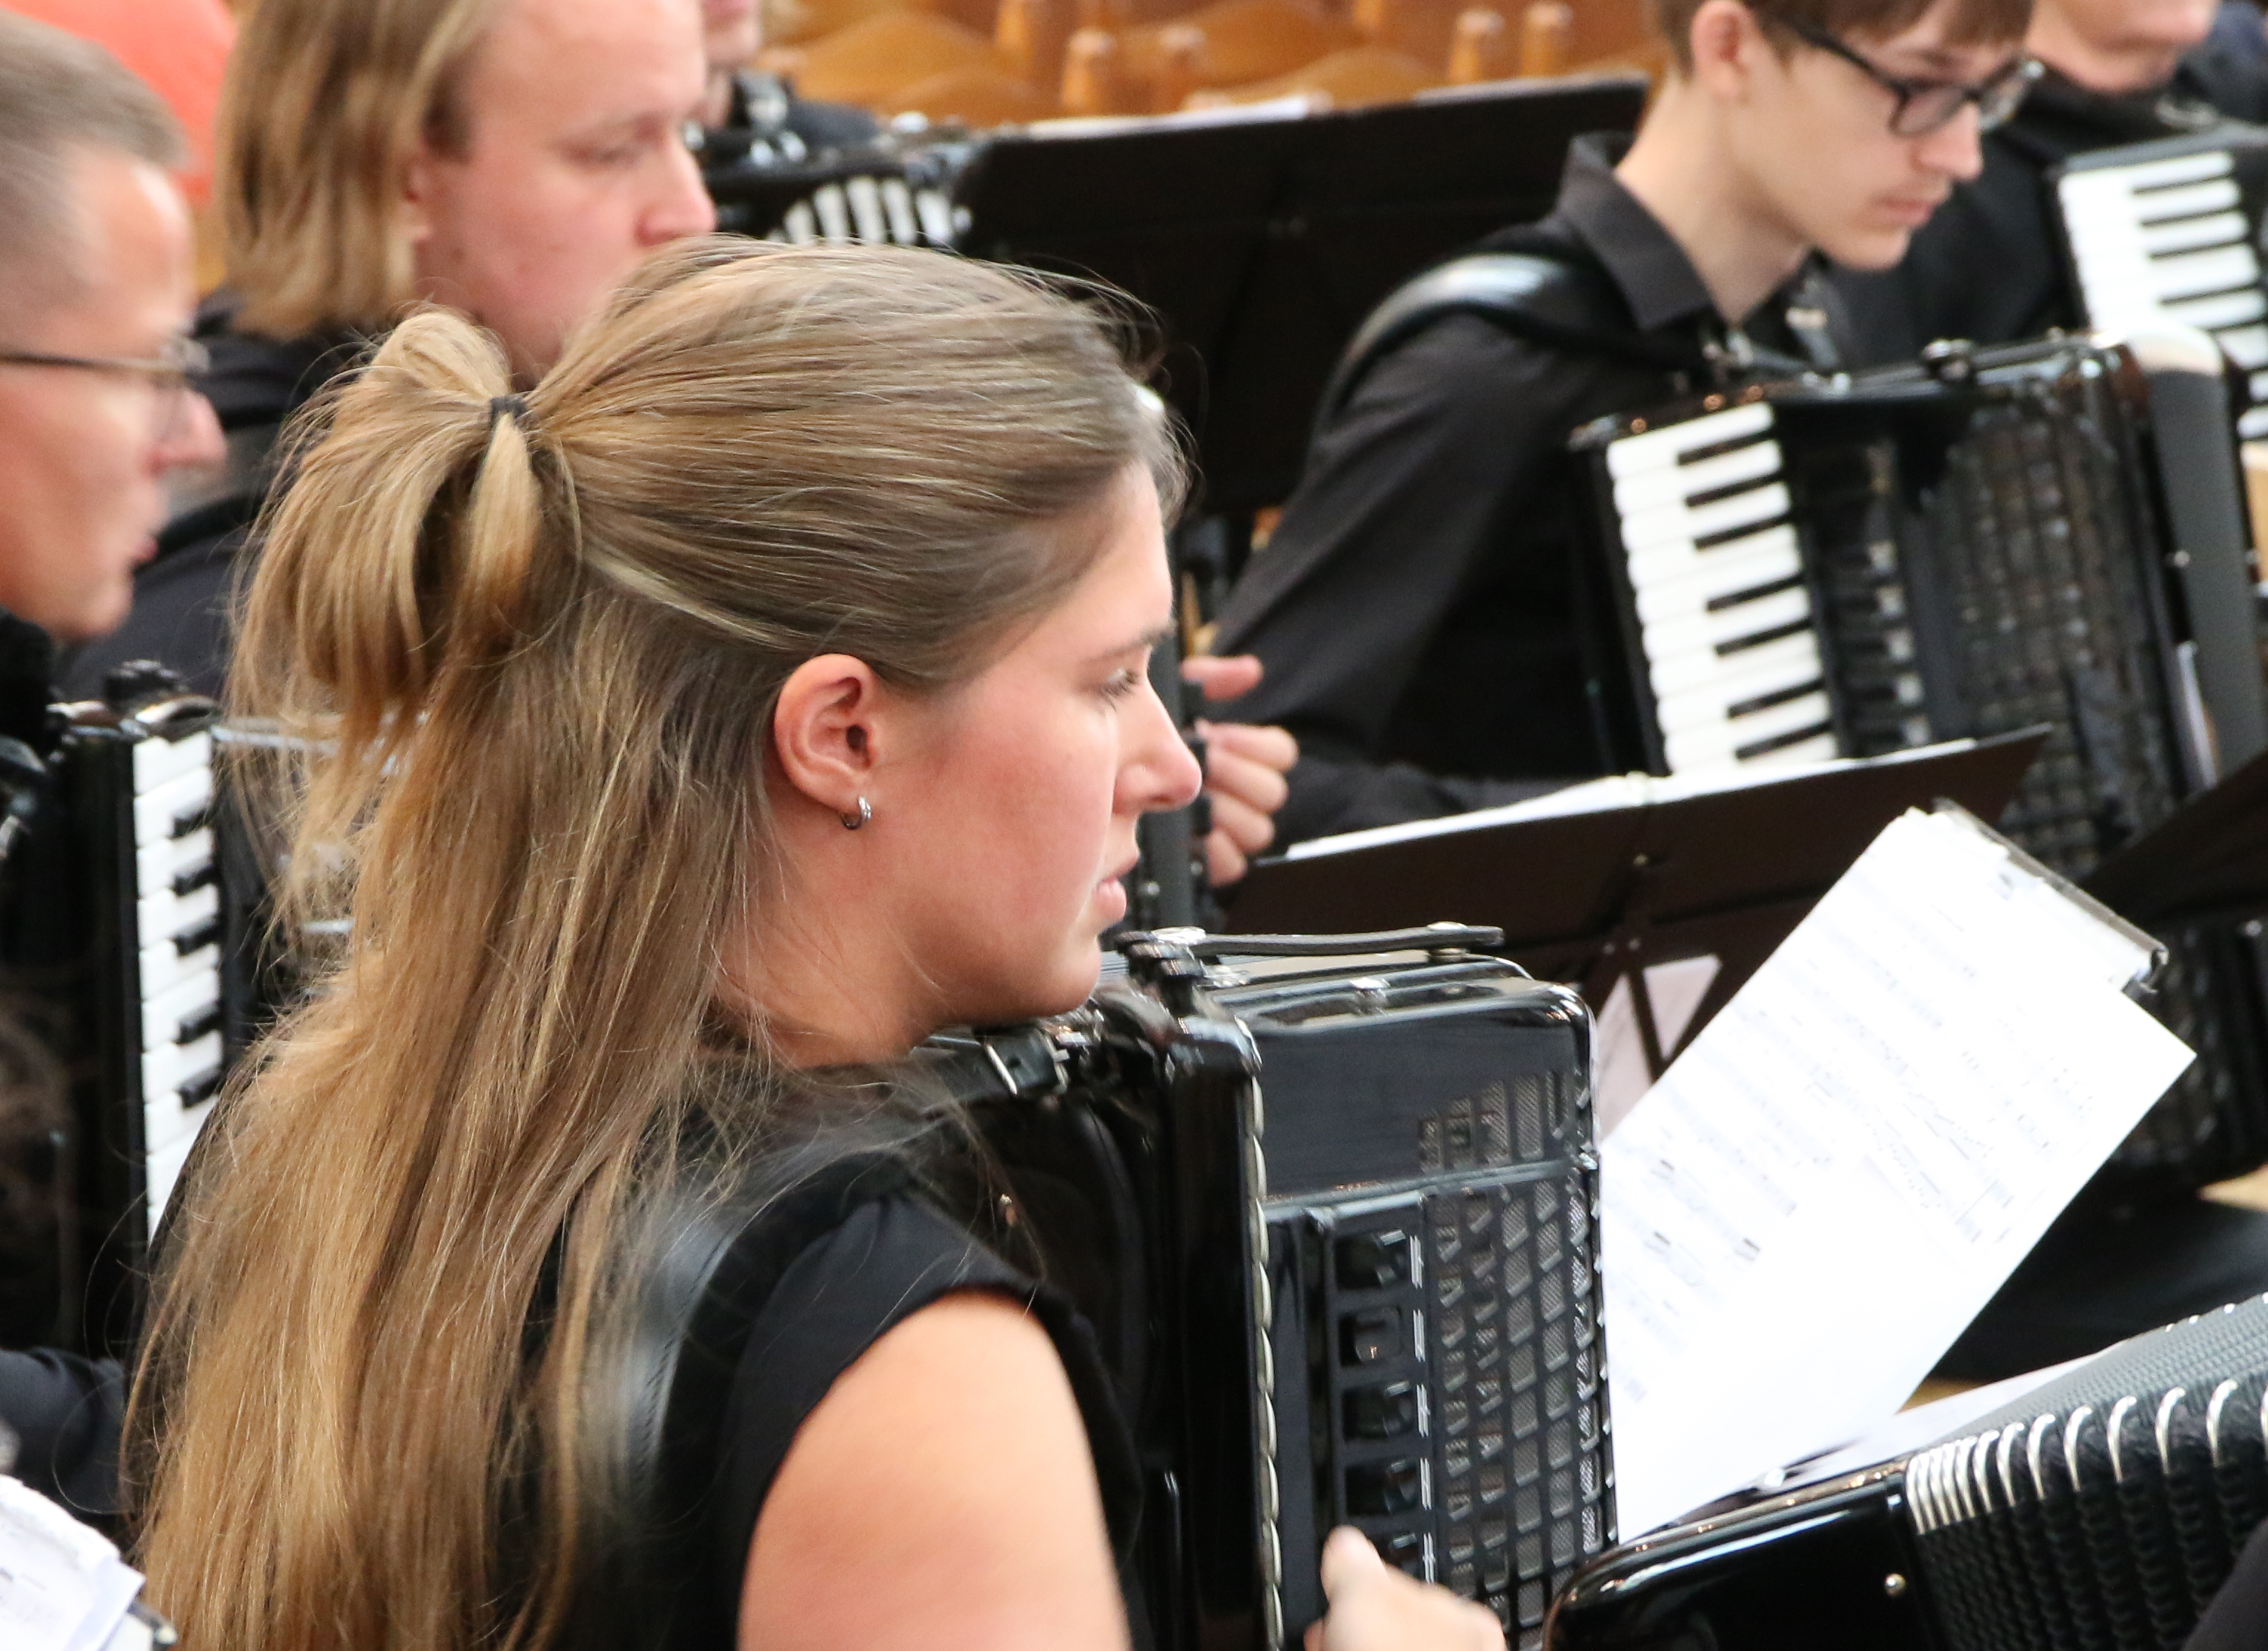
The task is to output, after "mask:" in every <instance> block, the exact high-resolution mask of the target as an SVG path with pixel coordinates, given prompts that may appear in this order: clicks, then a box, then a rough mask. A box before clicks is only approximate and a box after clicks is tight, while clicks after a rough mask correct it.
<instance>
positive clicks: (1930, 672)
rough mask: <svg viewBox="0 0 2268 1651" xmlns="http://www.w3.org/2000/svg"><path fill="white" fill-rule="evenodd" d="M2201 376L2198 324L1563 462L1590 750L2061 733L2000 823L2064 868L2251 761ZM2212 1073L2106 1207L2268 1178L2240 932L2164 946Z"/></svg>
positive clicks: (1791, 405) (2153, 1128)
mask: <svg viewBox="0 0 2268 1651" xmlns="http://www.w3.org/2000/svg"><path fill="white" fill-rule="evenodd" d="M2225 405H2226V403H2225V399H2224V388H2223V384H2222V380H2221V378H2220V361H2219V357H2218V356H2217V354H2216V352H2215V351H2214V350H2213V347H2212V346H2211V344H2210V343H2209V341H2207V340H2206V339H2205V337H2204V336H2203V335H2202V334H2198V333H2196V332H2194V331H2191V330H2188V329H2174V330H2170V331H2161V333H2159V334H2151V335H2142V334H2138V335H2135V336H2133V337H2132V338H2130V339H2128V340H2127V341H2124V342H2117V343H2109V342H2102V341H2087V340H2080V339H2072V340H2061V341H2050V342H2047V343H2042V344H2031V345H2015V346H2010V347H2007V348H2006V349H1995V350H1989V351H1976V352H1970V351H1969V350H1967V349H1956V348H1952V347H1940V348H1939V349H1936V350H1934V351H1933V354H1932V357H1931V359H1929V360H1928V361H1927V362H1926V363H1923V364H1921V365H1917V366H1914V367H1911V368H1896V369H1889V370H1885V371H1879V372H1872V373H1864V374H1859V375H1855V376H1848V377H1845V376H1837V377H1835V378H1802V379H1793V380H1788V381H1785V382H1779V383H1771V384H1761V385H1750V386H1749V387H1747V388H1745V389H1742V390H1739V391H1735V392H1730V393H1725V394H1719V395H1712V396H1708V397H1705V398H1700V399H1697V400H1692V401H1690V402H1688V403H1684V404H1681V405H1678V406H1675V407H1668V408H1663V409H1660V410H1657V411H1653V412H1649V413H1647V414H1646V415H1642V416H1637V417H1628V418H1621V419H1616V420H1608V421H1602V422H1600V423H1599V424H1597V425H1594V426H1592V427H1589V428H1588V429H1586V430H1585V431H1583V432H1581V433H1580V434H1579V436H1578V437H1577V446H1578V449H1579V453H1580V457H1581V459H1582V461H1583V464H1584V466H1585V472H1586V475H1587V480H1588V484H1589V486H1590V488H1591V492H1592V495H1593V497H1594V501H1595V505H1596V521H1597V525H1598V533H1597V552H1598V554H1596V556H1595V558H1594V560H1593V561H1592V562H1591V563H1590V565H1589V566H1588V568H1587V570H1586V577H1587V581H1588V582H1589V583H1590V586H1591V598H1592V600H1591V606H1592V607H1593V609H1594V611H1595V612H1597V613H1601V614H1602V616H1604V622H1602V623H1600V624H1597V625H1594V626H1593V627H1591V633H1592V634H1591V635H1589V636H1588V637H1587V645H1588V646H1589V647H1590V648H1591V649H1592V650H1593V651H1592V661H1593V677H1594V684H1595V686H1596V689H1597V694H1596V698H1597V701H1598V703H1599V704H1600V705H1601V707H1602V720H1603V723H1604V726H1603V727H1602V739H1603V742H1604V743H1605V744H1606V745H1607V746H1608V748H1609V755H1610V758H1611V759H1612V761H1613V762H1614V763H1615V764H1616V765H1618V766H1621V767H1640V768H1647V769H1652V770H1653V771H1655V772H1658V773H1683V772H1689V771H1693V770H1697V769H1708V768H1712V767H1727V766H1732V767H1741V766H1763V765H1770V764H1775V763H1786V762H1789V761H1800V760H1807V759H1818V758H1826V757H1836V756H1878V755H1881V754H1883V753H1885V752H1894V751H1897V750H1901V749H1905V748H1908V747H1912V746H1918V745H1927V744H1930V743H1933V742H1935V741H1939V740H1945V739H1952V738H1959V737H1974V736H1982V735H1989V734H1998V733H2005V732H2009V731H2012V730H2018V729H2022V728H2027V727H2031V726H2036V725H2041V724H2044V725H2046V726H2047V727H2048V728H2049V729H2050V730H2051V737H2050V738H2049V740H2048V744H2047V745H2046V747H2045V750H2044V751H2043V754H2042V756H2041V758H2040V759H2039V761H2038V762H2037V763H2036V765H2035V767H2033V769H2032V771H2031V773H2030V774H2029V775H2028V776H2027V778H2026V780H2025V782H2024V786H2023V789H2022V790H2021V792H2020V793H2019V795H2018V797H2017V800H2016V802H2015V803H2014V805H2013V807H2012V808H2011V809H2010V810H2009V811H2008V813H2007V815H2006V816H2005V817H2004V818H2002V819H2001V820H2000V821H1999V828H2000V829H2001V830H2002V831H2003V832H2005V833H2007V835H2008V836H2010V837H2011V838H2013V839H2014V840H2015V841H2016V842H2017V843H2018V844H2019V845H2020V846H2021V848H2024V849H2025V850H2026V851H2027V852H2029V853H2030V854H2031V855H2034V856H2035V857H2036V858H2038V859H2039V860H2041V861H2043V862H2045V863H2046V864H2047V865H2049V866H2050V867H2051V868H2052V869H2054V870H2057V871H2059V872H2061V873H2063V874H2064V875H2066V876H2067V877H2073V878H2075V879H2076V878H2083V877H2085V876H2086V875H2087V873H2088V871H2089V870H2092V869H2093V868H2094V867H2095V864H2096V863H2097V862H2099V861H2100V860H2101V859H2102V857H2103V856H2105V855H2108V854H2110V852H2112V851H2113V850H2115V849H2116V848H2118V847H2119V846H2120V845H2121V844H2123V843H2124V842H2125V841H2127V840H2130V839H2132V837H2133V836H2135V835H2136V834H2137V833H2140V832H2143V831H2147V829H2149V828H2150V827H2152V826H2154V825H2156V824H2157V823H2158V822H2159V821H2160V820H2161V819H2162V818H2164V817H2165V816H2166V815H2167V814H2168V813H2169V812H2170V811H2172V809H2173V808H2174V806H2175V804H2176V803H2178V802H2179V801H2181V800H2182V799H2183V797H2184V796H2189V795H2191V794H2192V793H2194V792H2196V791H2198V790H2199V789H2203V788H2205V786H2208V785H2210V784H2211V783H2212V782H2213V781H2214V779H2216V778H2217V777H2218V776H2219V775H2220V774H2221V773H2222V772H2224V771H2226V770H2228V769H2233V768H2234V767H2236V766H2238V765H2239V764H2241V763H2242V762H2244V761H2246V760H2248V759H2250V758H2251V757H2253V756H2254V755H2257V753H2258V752H2260V751H2261V750H2262V749H2263V748H2264V746H2268V706H2264V689H2263V684H2262V676H2261V667H2260V660H2259V655H2258V652H2257V646H2256V643H2255V640H2254V635H2253V619H2252V597H2251V581H2250V573H2249V570H2248V560H2247V557H2248V553H2247V546H2246V535H2245V531H2244V526H2243V517H2242V510H2241V505H2240V503H2239V499H2240V488H2239V484H2238V479H2237V474H2236V466H2235V455H2234V452H2233V451H2232V444H2231V443H2230V441H2229V438H2228V429H2227V425H2226V415H2225ZM2161 938H2163V939H2165V940H2166V941H2167V942H2168V943H2169V946H2170V947H2171V950H2172V953H2173V965H2172V966H2171V968H2170V969H2169V972H2168V974H2167V976H2166V978H2165V980H2163V982H2162V983H2161V998H2160V1002H2159V1004H2158V1009H2159V1012H2160V1013H2161V1016H2163V1017H2164V1018H2165V1019H2166V1021H2167V1022H2168V1024H2169V1025H2171V1026H2172V1028H2173V1029H2174V1031H2176V1033H2178V1034H2179V1035H2180V1036H2181V1037H2182V1038H2183V1040H2184V1041H2186V1042H2188V1043H2189V1044H2190V1045H2191V1046H2192V1047H2193V1048H2195V1049H2197V1051H2198V1054H2199V1057H2200V1058H2199V1060H2198V1063H2197V1065H2196V1066H2195V1067H2193V1068H2191V1071H2190V1073H2188V1074H2187V1075H2184V1077H2183V1080H2182V1081H2181V1082H2180V1083H2179V1084H2177V1085H2176V1089H2175V1090H2173V1091H2172V1093H2171V1094H2170V1095H2169V1097H2168V1098H2167V1099H2166V1100H2165V1101H2163V1102H2161V1104H2159V1106H2158V1107H2157V1108H2156V1109H2154V1111H2153V1112H2152V1113H2151V1114H2150V1116H2149V1117H2148V1118H2147V1119H2145V1121H2144V1123H2143V1124H2142V1126H2140V1127H2139V1129H2138V1130H2137V1131H2136V1133H2135V1134H2134V1136H2133V1137H2132V1139H2131V1140H2130V1141H2128V1143H2127V1144H2126V1146H2124V1148H2121V1150H2120V1152H2119V1154H2118V1155H2117V1156H2116V1157H2115V1158H2114V1159H2113V1161H2112V1165H2111V1167H2110V1170H2108V1171H2106V1175H2107V1178H2108V1179H2107V1180H2106V1182H2105V1185H2117V1186H2120V1187H2132V1186H2136V1185H2149V1186H2154V1187H2165V1188H2169V1189H2170V1188H2173V1187H2176V1186H2188V1185H2198V1184H2203V1183H2206V1182H2211V1181H2213V1180H2217V1179H2220V1178H2224V1177H2226V1176H2229V1175H2234V1174H2237V1173H2240V1172H2242V1171H2243V1170H2249V1169H2250V1168H2252V1167H2254V1166H2255V1165H2257V1163H2260V1162H2261V1161H2262V1159H2263V1158H2264V1157H2268V1070H2264V1066H2268V1035H2264V1021H2263V1015H2264V1008H2263V1006H2264V998H2263V995H2262V990H2261V958H2260V954H2259V950H2258V947H2257V936H2251V935H2249V934H2248V933H2246V932H2244V931H2243V930H2242V929H2220V930H2212V931H2208V930H2196V931H2189V932H2183V933H2174V934H2168V935H2165V936H2161Z"/></svg>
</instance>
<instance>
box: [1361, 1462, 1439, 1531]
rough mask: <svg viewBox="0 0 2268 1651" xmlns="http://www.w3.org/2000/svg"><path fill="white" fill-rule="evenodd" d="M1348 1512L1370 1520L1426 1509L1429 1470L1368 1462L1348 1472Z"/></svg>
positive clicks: (1413, 1464) (1405, 1464)
mask: <svg viewBox="0 0 2268 1651" xmlns="http://www.w3.org/2000/svg"><path fill="white" fill-rule="evenodd" d="M1346 1498H1347V1512H1349V1513H1351V1514H1359V1515H1366V1516H1367V1517H1370V1518H1373V1519H1374V1518H1379V1517H1381V1516H1383V1515H1388V1514H1407V1513H1413V1512H1415V1511H1416V1510H1417V1509H1418V1508H1422V1507H1424V1506H1425V1467H1424V1465H1423V1464H1420V1463H1418V1462H1414V1461H1404V1462H1364V1463H1359V1464H1356V1465H1355V1466H1353V1467H1351V1468H1349V1469H1348V1470H1347V1476H1346Z"/></svg>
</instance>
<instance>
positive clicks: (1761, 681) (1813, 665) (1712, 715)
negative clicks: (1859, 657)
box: [1654, 633, 1827, 734]
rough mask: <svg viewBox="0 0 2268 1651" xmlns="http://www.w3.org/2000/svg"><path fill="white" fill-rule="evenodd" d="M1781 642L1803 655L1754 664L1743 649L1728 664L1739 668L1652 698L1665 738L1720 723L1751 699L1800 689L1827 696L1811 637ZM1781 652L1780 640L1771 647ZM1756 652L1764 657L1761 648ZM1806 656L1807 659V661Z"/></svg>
mask: <svg viewBox="0 0 2268 1651" xmlns="http://www.w3.org/2000/svg"><path fill="white" fill-rule="evenodd" d="M1780 641H1781V642H1801V643H1803V644H1804V645H1805V647H1804V653H1803V654H1799V655H1795V656H1787V655H1778V654H1775V655H1774V656H1773V657H1771V658H1769V659H1765V660H1762V661H1757V662H1755V663H1750V662H1749V651H1751V650H1749V649H1742V651H1741V652H1740V653H1737V654H1734V655H1733V656H1732V657H1730V658H1729V659H1726V660H1724V661H1723V662H1722V663H1724V664H1727V665H1728V666H1729V665H1733V664H1734V663H1735V662H1738V663H1739V668H1738V669H1737V670H1728V671H1726V672H1725V673H1724V674H1722V675H1720V676H1718V677H1714V678H1712V679H1710V680H1709V681H1708V682H1707V683H1705V685H1703V686H1699V687H1697V688H1695V689H1693V690H1691V691H1690V692H1687V693H1676V694H1670V695H1667V696H1665V695H1662V694H1661V693H1658V692H1657V693H1656V694H1655V697H1654V722H1655V724H1656V725H1657V726H1658V727H1660V728H1661V731H1662V732H1663V733H1664V734H1669V733H1672V732H1675V731H1678V730H1684V729H1688V728H1692V727H1696V726H1697V725H1699V724H1700V723H1708V722H1719V721H1722V720H1723V719H1724V718H1725V717H1727V716H1728V715H1731V714H1732V708H1733V707H1734V706H1736V705H1746V704H1748V703H1749V701H1751V700H1760V699H1763V698H1764V696H1765V695H1766V694H1778V693H1791V694H1792V693H1794V691H1795V690H1796V689H1798V688H1807V689H1814V690H1817V691H1820V692H1824V691H1825V689H1826V686H1827V683H1826V675H1825V666H1824V665H1823V664H1822V662H1821V660H1820V657H1819V645H1818V642H1817V640H1816V639H1815V637H1813V636H1812V635H1809V634H1808V633H1801V634H1799V635H1794V636H1786V637H1782V638H1781V639H1780ZM1767 645H1768V646H1770V647H1772V648H1778V646H1779V643H1778V642H1773V643H1770V644H1767ZM1753 651H1755V652H1757V653H1762V652H1764V649H1761V648H1760V649H1754V650H1753ZM1805 655H1808V657H1804V656H1805Z"/></svg>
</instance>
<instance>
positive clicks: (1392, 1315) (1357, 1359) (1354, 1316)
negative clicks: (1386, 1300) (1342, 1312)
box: [1339, 1307, 1408, 1364]
mask: <svg viewBox="0 0 2268 1651" xmlns="http://www.w3.org/2000/svg"><path fill="white" fill-rule="evenodd" d="M1406 1346H1408V1338H1407V1337H1405V1336H1404V1335H1403V1316H1402V1315H1401V1314H1400V1313H1397V1312H1395V1310H1393V1309H1392V1308H1388V1307H1374V1308H1373V1309H1371V1310H1370V1311H1368V1312H1366V1313H1349V1314H1347V1315H1346V1317H1344V1318H1342V1319H1340V1320H1339V1356H1340V1359H1341V1361H1342V1362H1344V1363H1347V1364H1383V1363H1384V1362H1385V1361H1387V1360H1388V1359H1398V1358H1400V1357H1401V1356H1402V1354H1403V1349H1404V1348H1405V1347H1406Z"/></svg>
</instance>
